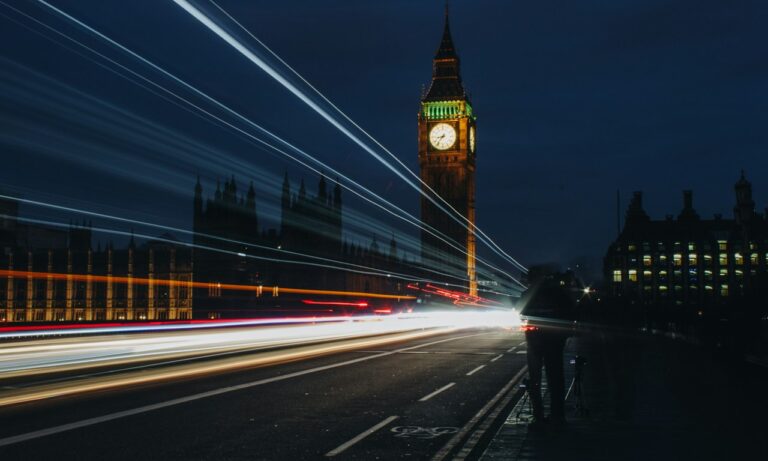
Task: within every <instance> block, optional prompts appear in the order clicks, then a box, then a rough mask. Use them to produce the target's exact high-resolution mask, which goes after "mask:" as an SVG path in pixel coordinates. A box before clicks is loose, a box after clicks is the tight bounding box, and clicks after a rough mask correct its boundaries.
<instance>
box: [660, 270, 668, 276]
mask: <svg viewBox="0 0 768 461" xmlns="http://www.w3.org/2000/svg"><path fill="white" fill-rule="evenodd" d="M666 276H667V271H659V277H661V278H665V277H666Z"/></svg>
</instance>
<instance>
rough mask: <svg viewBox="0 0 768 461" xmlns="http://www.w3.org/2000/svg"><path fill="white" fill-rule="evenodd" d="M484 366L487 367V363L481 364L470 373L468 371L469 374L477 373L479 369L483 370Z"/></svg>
mask: <svg viewBox="0 0 768 461" xmlns="http://www.w3.org/2000/svg"><path fill="white" fill-rule="evenodd" d="M483 368H485V365H480V366H479V367H477V368H475V369H474V370H472V371H470V372H469V373H467V376H472V375H474V374H475V373H477V372H478V371H480V370H482V369H483Z"/></svg>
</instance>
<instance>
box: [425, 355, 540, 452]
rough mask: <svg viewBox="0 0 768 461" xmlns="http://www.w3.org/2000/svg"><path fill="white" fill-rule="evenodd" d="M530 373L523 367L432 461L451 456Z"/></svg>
mask: <svg viewBox="0 0 768 461" xmlns="http://www.w3.org/2000/svg"><path fill="white" fill-rule="evenodd" d="M527 371H528V367H527V366H523V368H521V369H520V371H519V372H517V374H516V375H515V376H513V377H512V379H510V380H509V382H507V384H506V385H504V387H503V388H501V390H500V391H499V392H498V393H497V394H496V395H495V396H493V398H492V399H491V400H489V401H488V403H486V404H485V406H483V408H481V409H480V411H478V412H477V413H476V414H475V416H473V417H472V419H470V420H469V421H468V422H467V424H465V425H464V427H462V428H461V430H460V431H459V432H457V433H456V434H454V436H453V437H451V440H449V441H448V443H446V444H445V446H443V448H441V449H440V451H438V452H437V453H435V456H433V457H432V461H442V460H443V459H445V457H446V456H448V454H450V452H451V451H453V449H454V448H456V445H458V444H459V442H461V440H462V439H463V438H464V437H465V436H466V435H467V434H468V433H469V431H471V430H472V428H473V427H475V425H477V424H478V423H479V422H480V420H481V419H482V418H483V416H485V415H486V413H488V412H489V411H490V410H491V408H493V406H494V405H496V402H498V401H499V400H500V399H501V398H502V397H504V395H505V394H506V393H507V392H509V390H510V389H511V388H512V387H513V386H515V385H516V384H517V383H518V382H519V381H520V380H521V379H523V376H525V373H526V372H527Z"/></svg>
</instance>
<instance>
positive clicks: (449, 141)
mask: <svg viewBox="0 0 768 461" xmlns="http://www.w3.org/2000/svg"><path fill="white" fill-rule="evenodd" d="M429 142H430V144H432V147H434V148H435V149H438V150H446V149H449V148H450V147H451V146H453V145H454V143H456V130H454V129H453V127H452V126H451V125H449V124H447V123H438V124H437V125H435V126H433V127H432V130H431V131H430V132H429Z"/></svg>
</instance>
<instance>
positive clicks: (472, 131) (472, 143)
mask: <svg viewBox="0 0 768 461" xmlns="http://www.w3.org/2000/svg"><path fill="white" fill-rule="evenodd" d="M469 150H470V151H471V152H472V153H473V154H474V153H475V127H473V126H472V127H469Z"/></svg>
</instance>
